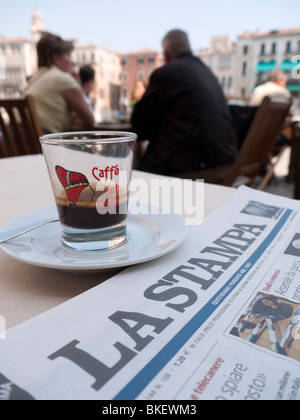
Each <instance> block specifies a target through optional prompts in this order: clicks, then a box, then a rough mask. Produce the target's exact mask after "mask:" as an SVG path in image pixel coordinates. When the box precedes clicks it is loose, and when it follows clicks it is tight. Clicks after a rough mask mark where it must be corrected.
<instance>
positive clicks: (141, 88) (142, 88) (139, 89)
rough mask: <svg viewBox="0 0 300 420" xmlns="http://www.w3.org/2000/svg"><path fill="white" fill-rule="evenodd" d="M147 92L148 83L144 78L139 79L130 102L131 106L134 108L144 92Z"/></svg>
mask: <svg viewBox="0 0 300 420" xmlns="http://www.w3.org/2000/svg"><path fill="white" fill-rule="evenodd" d="M145 92H146V84H145V82H144V81H143V80H137V81H136V82H135V84H134V90H133V93H132V99H131V102H130V107H131V108H132V109H133V108H134V107H135V105H136V103H137V102H139V101H140V100H141V99H142V97H143V95H144V93H145Z"/></svg>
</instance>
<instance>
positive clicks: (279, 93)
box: [250, 70, 291, 106]
mask: <svg viewBox="0 0 300 420" xmlns="http://www.w3.org/2000/svg"><path fill="white" fill-rule="evenodd" d="M287 80H288V76H287V75H286V74H285V73H284V72H283V71H280V70H274V71H271V73H270V74H269V77H268V81H267V82H266V83H263V84H262V85H259V86H257V88H255V89H254V91H253V94H252V97H251V100H250V106H260V105H261V103H262V101H263V100H264V98H265V97H266V96H271V97H272V98H287V99H290V98H291V93H290V92H289V91H288V90H287V88H286V84H287Z"/></svg>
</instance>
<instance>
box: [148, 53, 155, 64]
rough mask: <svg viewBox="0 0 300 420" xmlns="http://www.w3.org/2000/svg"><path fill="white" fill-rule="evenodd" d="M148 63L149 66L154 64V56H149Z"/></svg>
mask: <svg viewBox="0 0 300 420" xmlns="http://www.w3.org/2000/svg"><path fill="white" fill-rule="evenodd" d="M148 63H149V64H150V65H153V64H155V58H154V55H150V56H149V58H148Z"/></svg>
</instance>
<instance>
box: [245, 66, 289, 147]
mask: <svg viewBox="0 0 300 420" xmlns="http://www.w3.org/2000/svg"><path fill="white" fill-rule="evenodd" d="M287 80H288V76H287V74H286V73H284V72H283V71H281V70H273V71H271V72H270V74H269V77H268V81H267V82H265V83H263V84H261V85H259V86H257V87H256V88H255V89H254V91H253V93H252V96H251V99H250V105H251V106H260V105H261V104H262V102H263V100H264V98H265V97H266V96H270V97H272V98H279V99H280V98H286V99H291V98H292V95H291V93H290V92H289V91H288V90H287V88H286V85H287ZM291 117H292V114H291V111H290V113H289V115H288V116H287V118H286V122H285V126H284V127H283V128H286V127H289V125H290V120H291ZM290 140H291V139H290V138H287V137H286V136H285V134H284V133H281V134H280V136H279V138H278V140H277V143H276V146H277V147H282V146H289V145H291V141H290Z"/></svg>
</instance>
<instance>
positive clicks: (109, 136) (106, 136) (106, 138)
mask: <svg viewBox="0 0 300 420" xmlns="http://www.w3.org/2000/svg"><path fill="white" fill-rule="evenodd" d="M91 135H93V136H99V138H94V139H93V138H86V139H84V138H80V137H88V136H91ZM100 136H102V138H100ZM74 137H79V138H78V139H77V138H74ZM39 140H40V142H41V143H42V144H64V143H66V144H82V143H84V144H105V143H123V142H124V143H125V142H130V141H135V140H137V134H136V133H132V132H129V131H108V130H107V131H103V130H92V131H73V132H72V131H71V132H61V133H53V134H45V135H43V136H41V137H40V138H39Z"/></svg>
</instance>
